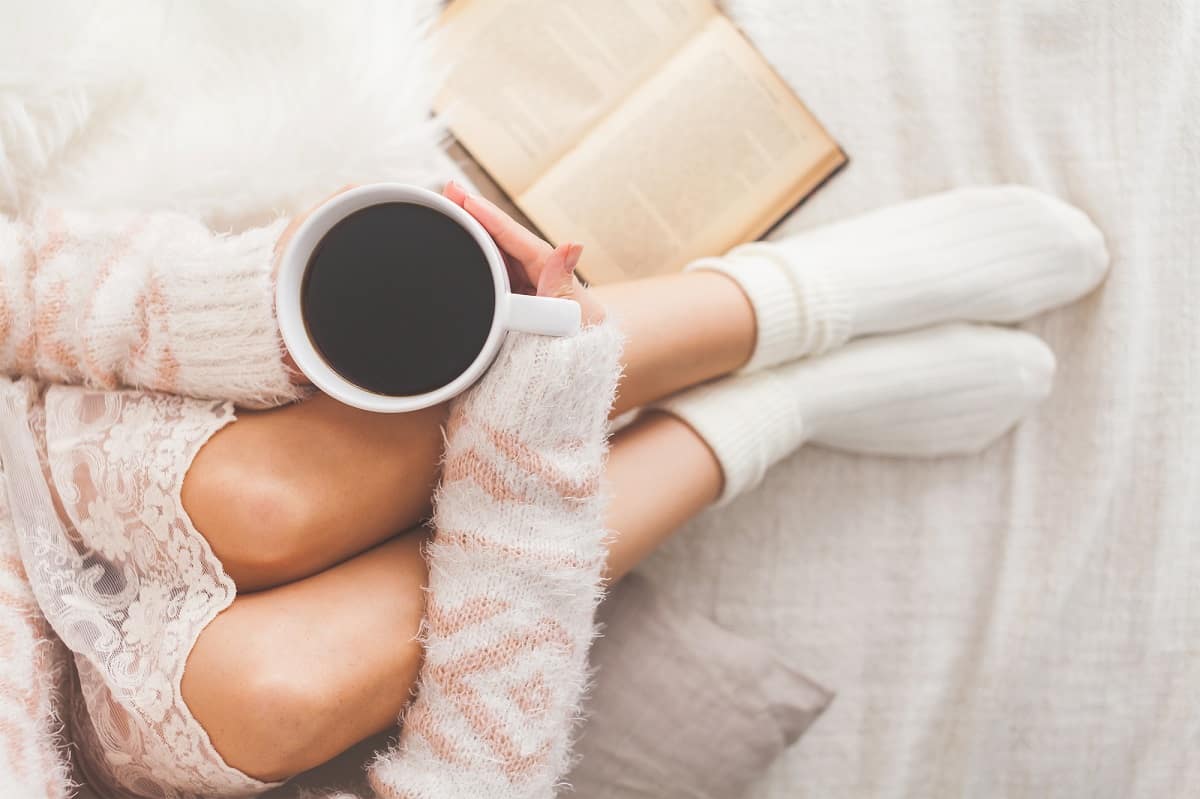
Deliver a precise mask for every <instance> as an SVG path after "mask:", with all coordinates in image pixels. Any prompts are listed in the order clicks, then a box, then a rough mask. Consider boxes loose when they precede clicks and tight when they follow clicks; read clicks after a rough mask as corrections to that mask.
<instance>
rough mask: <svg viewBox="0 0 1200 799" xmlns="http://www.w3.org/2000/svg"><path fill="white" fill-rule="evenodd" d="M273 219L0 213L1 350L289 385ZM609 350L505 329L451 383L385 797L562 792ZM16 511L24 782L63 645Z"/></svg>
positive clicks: (126, 369)
mask: <svg viewBox="0 0 1200 799" xmlns="http://www.w3.org/2000/svg"><path fill="white" fill-rule="evenodd" d="M278 228H279V226H278V225H273V226H270V227H267V228H263V229H259V230H252V231H249V232H247V233H244V234H241V235H238V236H224V235H219V234H214V233H211V232H209V231H208V230H207V229H206V228H205V227H204V226H203V225H200V224H198V223H196V222H195V221H193V220H191V219H189V218H187V217H183V216H181V215H178V214H140V215H136V214H108V215H103V216H97V215H90V214H78V213H69V212H62V211H48V212H45V213H42V214H40V215H38V216H37V217H36V218H35V219H33V220H30V221H20V222H18V221H13V220H4V221H3V222H0V268H2V269H3V270H4V271H3V275H2V277H3V282H2V283H0V371H2V372H4V373H6V374H9V375H24V376H28V377H32V378H34V379H35V380H37V381H72V382H79V381H82V382H87V383H91V384H94V385H98V386H103V387H110V388H115V387H118V386H132V387H137V388H145V389H154V390H161V391H171V392H180V393H186V394H189V395H193V396H199V397H223V398H230V399H234V400H237V401H239V402H242V403H245V404H255V405H268V404H272V403H277V402H280V401H284V400H286V399H289V398H291V397H293V396H295V393H296V388H295V387H294V385H293V381H292V380H291V379H290V378H289V374H288V371H287V369H286V368H285V367H284V365H283V360H282V349H281V346H280V342H279V336H278V332H277V330H276V327H275V322H274V318H273V312H272V306H271V290H270V285H271V280H270V265H271V262H272V256H273V248H274V244H275V236H276V234H277V232H278ZM619 352H620V339H619V335H618V334H617V332H616V330H615V328H613V326H612V325H611V324H606V325H601V326H598V327H594V328H589V329H586V330H584V331H583V332H582V333H580V334H579V335H577V336H574V337H571V338H567V339H553V338H544V337H538V336H531V335H523V334H514V335H512V336H510V338H509V340H508V341H507V342H506V343H505V346H504V347H503V349H502V350H501V353H500V355H499V357H498V358H497V360H496V362H495V364H494V365H493V367H492V368H491V370H490V371H489V372H488V373H487V374H486V375H485V376H484V378H483V379H482V380H481V381H480V382H479V383H478V384H477V385H476V386H475V387H473V388H472V389H471V390H470V391H468V392H467V393H466V394H465V395H463V396H462V397H460V398H458V399H457V400H456V401H455V402H454V404H453V408H452V413H451V419H450V422H449V424H448V426H447V431H446V432H447V436H446V441H447V443H446V453H445V462H444V467H443V480H442V485H441V487H440V489H439V491H438V494H437V497H436V502H435V521H436V528H437V532H436V535H435V537H434V540H433V543H432V544H431V546H430V549H429V563H430V585H429V598H428V607H427V614H426V623H425V633H424V641H425V644H426V652H427V654H426V660H425V663H424V666H423V669H422V672H421V676H420V683H419V692H418V697H417V699H416V700H415V702H414V704H413V705H412V706H411V708H410V710H409V711H408V712H407V713H406V715H405V718H404V726H403V734H402V736H401V738H400V740H399V741H398V742H397V744H396V745H395V747H394V748H393V749H392V750H390V751H388V752H383V753H380V754H379V755H378V756H377V758H376V759H375V761H374V762H373V764H372V766H371V784H372V786H373V787H374V789H375V790H376V792H377V793H378V794H379V795H380V796H381V797H385V798H386V799H401V797H403V798H404V799H440V798H441V797H446V798H447V799H449V797H468V796H470V797H474V796H479V797H482V796H487V797H497V799H503V798H504V797H514V799H515V797H549V796H552V795H553V794H554V792H555V787H556V784H557V782H558V780H559V779H560V778H561V776H562V774H563V773H564V772H565V770H566V768H567V765H568V752H569V740H570V732H571V726H572V723H573V720H574V719H575V717H576V715H577V713H578V703H579V699H580V697H581V694H582V691H583V686H584V683H585V681H586V661H587V650H588V646H589V643H590V641H591V637H592V613H593V611H594V609H595V605H596V602H597V600H598V596H599V591H600V578H601V571H602V566H603V560H604V553H605V547H604V528H603V501H602V497H601V493H600V472H601V468H602V465H603V460H604V455H605V447H606V441H605V429H606V419H607V413H608V409H609V407H610V405H611V402H612V397H613V394H614V392H615V388H616V381H617V376H618V372H619V365H618V360H619ZM0 443H3V444H7V443H10V442H0ZM12 451H13V448H12V447H9V446H2V447H0V452H8V453H11V452H12ZM19 494H20V492H18V494H17V496H16V497H15V501H18V502H19V501H22V500H21V498H20V495H19ZM9 498H10V500H11V499H14V497H13V495H12V493H11V492H10V493H9ZM8 521H9V520H8V519H7V517H6V518H3V519H0V532H5V528H6V526H7V527H8V530H7V532H6V535H5V536H4V540H3V541H0V610H2V612H3V614H2V615H0V651H3V653H4V655H5V656H4V657H3V659H2V660H0V678H2V679H3V681H4V684H3V688H4V690H3V691H2V692H0V732H2V733H3V734H4V746H2V747H0V774H4V775H6V776H7V778H8V781H7V783H6V784H8V785H9V786H13V785H19V786H21V787H20V789H19V790H18V789H13V790H14V791H15V792H14V793H13V794H12V795H14V796H19V797H21V798H22V799H24V797H30V799H33V798H34V797H38V798H39V799H40V797H43V796H47V797H57V796H62V795H64V794H65V792H66V788H67V775H68V773H69V765H68V764H67V763H66V762H65V761H64V760H63V759H62V756H61V752H62V745H63V744H64V743H65V742H64V741H62V740H61V737H60V731H59V724H58V720H57V717H56V712H57V711H56V708H55V707H54V699H55V697H56V696H57V695H58V694H59V693H60V692H61V689H62V684H61V680H62V679H63V676H64V669H63V660H62V652H61V645H59V644H58V643H57V642H56V640H55V639H54V637H53V635H52V633H51V632H50V631H49V630H48V629H47V628H46V625H45V624H44V621H43V620H42V619H41V618H40V617H39V614H38V610H37V607H38V606H37V604H36V602H35V601H34V598H33V596H32V595H31V593H30V591H29V587H28V585H27V583H26V582H25V581H24V579H23V577H24V570H23V567H22V562H21V558H20V553H19V551H18V550H17V547H16V546H15V543H14V541H13V540H12V539H13V535H12V530H11V524H7V525H6V524H5V523H7V522H8ZM21 780H24V781H25V782H20V781H21ZM14 781H16V782H14Z"/></svg>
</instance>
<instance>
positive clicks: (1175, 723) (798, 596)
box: [648, 0, 1200, 799]
mask: <svg viewBox="0 0 1200 799" xmlns="http://www.w3.org/2000/svg"><path fill="white" fill-rule="evenodd" d="M726 7H727V9H728V11H729V12H730V13H731V14H732V15H733V16H734V17H735V19H737V21H738V22H739V23H741V25H742V26H743V28H744V29H745V31H746V32H747V34H748V35H749V36H750V37H751V38H752V39H753V40H754V41H755V43H756V44H757V45H758V46H759V48H760V49H761V50H762V51H763V52H764V53H765V55H766V56H767V57H768V58H769V59H770V60H771V61H772V62H773V63H774V64H775V65H776V66H777V68H778V69H779V70H780V71H781V72H782V73H783V75H784V76H785V77H786V78H787V79H788V81H789V82H790V83H791V84H792V85H793V86H794V87H795V88H796V90H797V91H798V93H799V94H800V96H801V97H802V98H803V99H804V100H805V101H806V102H807V103H809V104H810V105H811V107H812V109H813V110H814V111H815V113H816V114H817V115H818V116H819V117H820V119H821V120H822V121H824V122H825V123H826V124H827V125H828V127H829V129H830V130H831V131H832V132H833V134H834V135H835V136H836V137H837V138H838V139H839V140H840V141H841V142H842V143H843V144H844V146H845V148H846V149H847V151H848V152H849V154H850V156H851V159H852V163H851V165H850V166H849V167H848V168H847V170H846V171H845V172H844V173H843V174H842V175H841V176H839V177H837V178H836V179H835V180H834V181H833V182H832V183H831V184H830V185H829V186H827V187H826V188H825V189H823V190H822V191H821V192H820V193H819V194H817V195H816V196H815V197H814V199H812V200H811V201H810V202H809V203H808V204H807V205H805V206H804V207H803V208H802V209H801V210H800V211H799V212H798V213H797V214H796V215H795V216H794V217H793V218H792V219H790V220H789V222H788V224H787V225H786V226H785V227H784V229H782V230H780V231H778V232H777V235H786V234H787V232H789V231H796V230H800V229H803V228H807V227H810V226H813V225H817V224H820V223H822V222H825V221H829V220H834V219H838V218H840V217H843V216H845V215H847V214H850V213H853V212H856V211H860V210H865V209H869V208H872V207H876V206H879V205H884V204H887V203H892V202H895V201H898V200H902V199H905V198H908V197H913V196H916V195H920V194H923V193H926V192H931V191H936V190H939V189H943V188H947V187H951V186H961V185H964V184H969V183H990V182H1007V181H1013V182H1020V183H1027V184H1031V185H1033V186H1036V187H1039V188H1041V189H1044V190H1047V191H1050V192H1053V193H1055V194H1057V195H1059V196H1061V197H1064V198H1065V199H1067V200H1069V201H1071V202H1073V203H1075V204H1076V205H1078V206H1080V207H1082V208H1083V209H1085V210H1086V211H1087V212H1088V213H1089V214H1091V215H1092V217H1093V218H1094V219H1095V220H1096V221H1097V223H1098V224H1099V226H1100V227H1101V228H1102V229H1103V230H1104V231H1105V233H1106V236H1107V238H1108V242H1109V247H1110V249H1111V252H1112V255H1113V268H1112V274H1111V277H1110V278H1109V280H1108V282H1107V284H1106V285H1105V286H1104V287H1103V288H1102V289H1101V290H1100V291H1099V292H1098V293H1097V294H1095V295H1092V296H1091V297H1089V298H1088V299H1087V300H1085V301H1084V302H1082V303H1080V304H1078V305H1076V306H1074V307H1071V308H1069V309H1066V310H1063V311H1059V312H1055V313H1052V314H1048V315H1046V316H1044V317H1042V318H1038V319H1036V320H1034V321H1032V322H1030V323H1029V324H1027V325H1025V327H1027V328H1028V329H1029V330H1032V331H1034V332H1036V333H1037V334H1039V335H1041V336H1043V337H1044V338H1045V339H1046V340H1047V341H1048V342H1049V344H1050V345H1051V347H1052V348H1053V349H1054V351H1055V352H1056V353H1057V355H1058V358H1059V372H1058V377H1057V381H1056V386H1055V390H1054V393H1053V395H1052V397H1051V398H1050V400H1049V401H1048V402H1047V403H1046V404H1045V405H1044V406H1043V407H1042V408H1041V409H1040V410H1039V411H1038V412H1037V414H1036V416H1034V417H1033V418H1031V419H1029V420H1028V421H1027V422H1025V423H1024V424H1023V425H1022V426H1021V427H1020V428H1019V429H1018V430H1017V431H1016V432H1015V434H1013V435H1011V436H1009V437H1008V438H1006V439H1005V440H1004V441H1002V442H1001V443H1000V444H998V445H997V446H995V447H993V448H992V449H990V450H989V451H988V452H986V453H985V454H983V455H981V456H979V457H973V458H963V459H953V460H943V461H940V462H933V463H930V462H919V461H903V460H885V459H879V458H866V457H851V456H847V455H840V454H835V453H832V452H828V451H822V450H819V449H807V450H804V451H802V452H801V453H800V454H799V455H797V456H796V457H794V458H792V459H791V460H790V461H789V462H788V463H786V464H785V465H783V466H782V467H781V468H778V469H777V470H775V471H774V472H773V473H772V474H771V475H770V476H769V478H768V480H767V482H766V484H765V486H764V487H763V488H762V489H761V490H760V491H758V492H757V493H755V494H753V495H752V496H748V497H746V498H745V499H743V500H742V501H740V502H738V503H737V504H734V505H732V506H730V507H728V508H726V509H723V510H721V511H719V512H713V513H711V514H709V515H707V516H706V517H704V518H703V519H701V520H699V521H697V522H696V523H694V524H692V525H691V526H690V528H689V529H687V530H686V531H684V532H683V533H682V534H680V535H679V536H678V538H677V539H676V540H675V541H674V542H673V543H672V544H671V545H670V546H669V547H668V548H667V549H666V551H664V552H663V553H661V556H659V557H657V558H656V559H655V560H654V561H653V562H652V563H651V564H650V567H649V569H648V571H649V572H650V573H651V574H652V575H653V576H654V577H655V578H656V579H657V580H659V581H662V582H663V583H665V584H667V585H668V586H669V590H670V591H671V592H672V593H673V594H674V595H676V596H678V597H680V598H683V599H685V600H687V601H689V602H692V603H696V604H698V605H699V606H700V607H702V608H704V609H705V610H707V611H708V612H709V613H711V614H712V615H713V616H714V617H715V618H716V619H718V620H719V621H721V622H723V623H726V624H729V625H733V626H736V627H739V628H742V629H746V630H750V631H753V632H756V633H758V634H761V635H763V636H768V637H770V638H772V639H774V640H775V641H776V642H777V644H778V646H779V647H781V648H782V649H783V650H784V651H785V652H787V653H789V654H790V656H792V657H793V658H794V659H795V661H796V662H797V663H798V664H801V665H802V666H804V667H806V668H807V669H809V671H810V673H811V674H812V676H813V677H815V678H816V679H818V680H821V681H824V683H825V684H826V685H828V686H830V687H832V688H835V689H836V690H837V692H838V697H837V699H836V700H835V702H834V704H833V706H832V708H831V709H830V710H829V711H828V712H827V714H826V715H825V716H824V717H823V718H822V719H820V720H819V721H818V722H817V724H816V725H815V726H814V727H813V729H812V730H811V731H810V732H809V733H808V734H807V736H806V737H804V738H803V739H802V740H801V741H800V743H799V744H798V745H797V746H796V747H795V749H794V750H793V751H791V752H789V753H788V755H787V756H786V757H785V758H783V759H782V760H781V761H780V762H779V763H778V765H777V768H775V769H774V771H773V772H772V773H771V774H769V775H767V778H766V779H764V781H763V784H762V785H761V788H760V790H757V791H756V792H754V794H753V796H754V797H755V799H763V798H764V797H772V798H774V797H779V798H780V799H782V797H789V799H792V798H794V797H810V796H811V797H941V796H945V797H961V796H972V797H1039V798H1041V797H1089V798H1090V797H1182V796H1185V795H1195V791H1197V790H1200V787H1198V786H1200V499H1198V489H1200V455H1198V454H1197V449H1198V446H1200V354H1198V352H1197V344H1198V343H1200V312H1198V311H1197V306H1198V305H1200V274H1197V272H1196V269H1197V267H1200V263H1197V261H1198V258H1197V254H1198V253H1200V202H1197V193H1198V189H1197V186H1198V184H1200V135H1198V134H1200V122H1198V121H1197V120H1200V84H1198V83H1197V80H1198V78H1200V3H1196V2H1194V0H1095V1H1094V2H1087V1H1086V0H1069V1H1068V0H1057V1H1055V0H1016V1H1015V2H986V1H985V0H968V1H964V0H921V2H906V3H896V2H893V3H880V2H877V0H840V1H839V2H837V3H824V2H817V0H753V1H751V0H731V2H728V3H726ZM829 266H830V268H831V269H832V268H836V267H837V265H836V264H830V265H829Z"/></svg>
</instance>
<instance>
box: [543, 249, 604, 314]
mask: <svg viewBox="0 0 1200 799" xmlns="http://www.w3.org/2000/svg"><path fill="white" fill-rule="evenodd" d="M582 254H583V245H582V244H563V245H561V246H559V247H556V248H555V249H554V251H553V252H552V253H551V254H550V256H549V257H548V258H546V260H545V261H544V262H543V268H542V274H541V276H540V277H539V278H538V286H537V293H538V296H539V297H560V298H562V299H566V300H574V301H575V302H577V303H579V311H580V316H581V318H582V321H583V324H584V326H587V325H595V324H599V323H600V322H603V321H604V306H603V305H601V304H600V303H599V302H598V301H597V300H596V298H595V297H593V296H592V295H591V293H590V292H589V291H587V289H585V288H584V287H583V286H582V285H580V283H579V281H578V280H577V279H576V278H575V267H576V266H578V265H579V256H580V255H582Z"/></svg>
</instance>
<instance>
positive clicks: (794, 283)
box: [689, 186, 1108, 371]
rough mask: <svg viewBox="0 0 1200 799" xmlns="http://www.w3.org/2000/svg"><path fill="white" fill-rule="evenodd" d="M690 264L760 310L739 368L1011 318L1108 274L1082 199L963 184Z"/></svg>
mask: <svg viewBox="0 0 1200 799" xmlns="http://www.w3.org/2000/svg"><path fill="white" fill-rule="evenodd" d="M689 269H712V270H715V271H719V272H722V273H724V274H726V275H727V276H729V277H731V278H732V279H733V280H735V281H736V282H737V283H738V284H739V285H740V286H741V287H742V290H743V291H745V293H746V295H747V296H748V297H749V298H750V301H751V304H752V305H753V306H754V309H755V313H756V315H757V317H758V328H759V329H758V342H757V344H756V346H755V351H754V355H753V356H752V357H751V359H750V362H749V363H748V364H747V365H746V366H745V367H744V368H743V371H754V370H756V369H759V368H763V367H768V366H773V365H776V364H779V363H783V362H786V361H789V360H793V359H795V358H799V357H802V356H805V355H815V354H819V353H821V352H825V351H827V350H830V349H832V348H834V347H837V346H840V345H841V344H843V343H845V342H846V341H847V340H849V339H852V338H855V337H857V336H862V335H868V334H873V333H889V332H895V331H900V330H911V329H915V328H918V327H924V326H927V325H935V324H942V323H944V322H954V321H964V322H1000V323H1005V322H1016V321H1019V320H1021V319H1026V318H1028V317H1030V316H1033V315H1035V314H1038V313H1041V312H1043V311H1046V310H1049V309H1051V308H1054V307H1057V306H1059V305H1064V304H1066V303H1069V302H1071V301H1073V300H1076V299H1078V298H1079V297H1082V296H1083V295H1084V294H1087V293H1088V292H1089V291H1091V290H1092V289H1093V288H1095V287H1096V286H1097V285H1098V284H1099V283H1100V281H1102V280H1103V279H1104V275H1105V272H1106V271H1107V269H1108V252H1107V250H1106V249H1105V246H1104V237H1103V235H1102V234H1101V233H1100V231H1099V229H1097V228H1096V226H1095V225H1094V224H1092V221H1091V220H1090V219H1089V218H1088V217H1087V215H1085V214H1084V213H1083V212H1082V211H1080V210H1079V209H1077V208H1075V207H1073V206H1071V205H1068V204H1067V203H1065V202H1063V201H1061V200H1059V199H1057V198H1055V197H1052V196H1050V195H1048V194H1043V193H1042V192H1039V191H1035V190H1033V189H1029V188H1025V187H1022V186H996V187H979V188H968V189H958V190H955V191H948V192H944V193H941V194H934V195H931V196H928V197H924V198H921V199H918V200H913V201H911V202H906V203H901V204H899V205H894V206H891V207H888V208H883V209H880V210H878V211H873V212H871V213H868V214H865V215H862V216H859V217H855V218H853V219H849V220H847V221H845V222H840V223H838V224H834V225H830V226H827V227H824V228H819V229H817V230H813V231H810V232H806V233H802V234H800V235H797V236H792V237H790V238H787V239H783V240H781V241H777V242H752V243H750V244H744V245H741V246H738V247H735V248H734V249H733V250H731V251H730V252H729V253H728V254H726V255H725V256H723V257H720V258H705V259H701V260H699V261H696V262H694V263H692V264H691V265H690V266H689Z"/></svg>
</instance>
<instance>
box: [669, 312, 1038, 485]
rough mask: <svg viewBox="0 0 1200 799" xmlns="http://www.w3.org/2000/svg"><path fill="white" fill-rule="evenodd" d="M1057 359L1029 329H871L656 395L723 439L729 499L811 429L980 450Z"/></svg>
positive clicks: (902, 450)
mask: <svg viewBox="0 0 1200 799" xmlns="http://www.w3.org/2000/svg"><path fill="white" fill-rule="evenodd" d="M1054 366H1055V362H1054V354H1053V353H1052V352H1051V351H1050V349H1049V348H1048V347H1047V346H1046V345H1045V344H1044V343H1043V342H1042V341H1041V339H1039V338H1037V337H1036V336H1033V335H1030V334H1029V333H1024V332H1021V331H1017V330H1008V329H1004V328H998V327H990V326H987V325H968V324H951V325H942V326H939V327H933V328H927V329H924V330H919V331H916V332H911V333H899V334H896V335H891V336H878V337H872V338H867V339H863V340H862V341H856V342H853V343H852V344H849V345H847V346H846V347H844V348H842V349H840V350H838V351H837V352H833V353H829V354H828V355H824V356H821V357H817V358H807V359H804V360H799V361H796V362H794V363H790V364H786V365H784V366H780V367H776V368H774V369H766V370H763V371H760V372H757V373H755V374H748V375H737V376H734V377H728V378H725V379H723V380H718V381H715V382H712V383H708V384H705V385H703V386H699V387H697V388H694V389H691V390H689V391H686V392H683V393H681V394H677V395H675V396H673V397H669V398H668V399H666V400H664V401H663V402H661V403H659V404H658V405H657V406H655V407H656V408H657V409H659V410H663V411H666V412H668V413H671V414H673V415H675V416H677V417H679V418H680V419H682V420H683V421H684V422H686V423H687V424H688V425H690V426H691V427H692V428H693V429H694V430H695V431H696V432H697V433H698V434H699V435H700V437H701V438H703V439H704V440H705V442H706V443H707V444H708V446H709V447H710V448H711V449H712V451H713V453H714V454H715V455H716V457H717V460H718V462H720V464H721V468H722V470H723V472H724V475H725V487H724V489H723V491H722V495H721V500H720V501H722V502H725V501H728V500H729V499H732V498H733V497H735V496H737V495H738V494H741V493H743V492H745V491H747V490H749V489H750V488H753V487H754V486H755V485H757V484H758V482H759V481H760V480H761V479H762V477H763V475H764V474H765V473H766V471H767V469H769V468H770V467H771V466H773V465H774V464H776V463H777V462H779V461H780V460H782V459H783V458H785V457H787V456H788V455H789V454H791V453H792V452H793V451H794V450H795V449H796V448H798V447H799V446H800V445H801V444H803V443H805V442H806V441H812V442H814V443H819V444H823V445H826V446H829V447H834V448H837V449H844V450H848V451H851V452H865V453H873V454H883V455H896V456H910V457H936V456H941V455H955V454H969V453H973V452H977V451H979V450H981V449H983V448H984V447H986V446H987V445H988V444H990V443H992V442H993V441H995V440H996V439H997V438H999V437H1000V436H1001V435H1002V434H1003V433H1004V432H1005V431H1007V430H1008V429H1009V428H1010V427H1012V426H1013V425H1014V424H1015V423H1016V422H1017V421H1018V420H1020V419H1021V417H1023V416H1024V415H1025V414H1027V413H1028V412H1029V411H1030V409H1032V408H1033V406H1034V405H1036V404H1037V403H1038V402H1040V401H1041V400H1042V399H1044V398H1045V397H1046V395H1047V394H1048V393H1049V392H1050V385H1051V383H1052V381H1053V377H1054Z"/></svg>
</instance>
